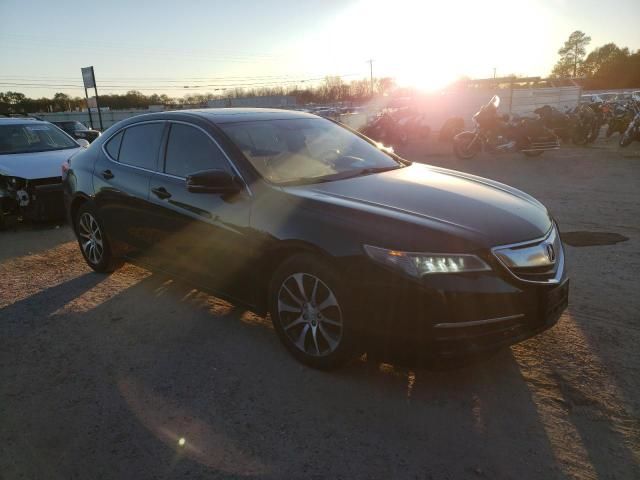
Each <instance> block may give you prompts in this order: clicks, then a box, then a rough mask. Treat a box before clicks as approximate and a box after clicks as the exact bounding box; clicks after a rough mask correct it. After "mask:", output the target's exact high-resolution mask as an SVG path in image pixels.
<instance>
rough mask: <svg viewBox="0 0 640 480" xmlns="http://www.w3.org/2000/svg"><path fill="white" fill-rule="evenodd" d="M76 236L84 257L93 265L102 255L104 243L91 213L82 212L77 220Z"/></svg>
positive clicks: (100, 231)
mask: <svg viewBox="0 0 640 480" xmlns="http://www.w3.org/2000/svg"><path fill="white" fill-rule="evenodd" d="M78 236H79V237H80V245H81V246H82V251H83V252H84V255H85V257H87V259H88V260H89V261H90V262H91V263H92V264H94V265H97V264H99V263H100V261H101V260H102V256H103V255H104V243H103V241H104V240H103V237H102V230H100V225H98V222H97V220H96V219H95V217H94V216H93V215H91V214H90V213H88V212H84V213H83V214H82V215H81V216H80V220H79V221H78Z"/></svg>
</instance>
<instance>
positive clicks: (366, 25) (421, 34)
mask: <svg viewBox="0 0 640 480" xmlns="http://www.w3.org/2000/svg"><path fill="white" fill-rule="evenodd" d="M516 8H517V15H518V16H519V17H521V18H523V19H525V18H526V21H522V22H513V21H512V18H513V15H514V9H516ZM549 23H550V22H549V18H548V14H547V12H546V11H545V10H544V8H543V7H541V6H540V5H539V4H538V3H537V1H536V0H524V1H522V2H518V4H517V7H515V6H514V4H513V3H512V2H508V1H506V0H487V1H485V2H477V1H474V0H461V1H459V2H449V3H441V2H438V3H436V2H425V1H420V0H397V1H395V2H393V3H389V2H386V1H383V0H367V1H364V0H363V1H360V2H358V3H356V4H353V5H351V6H350V7H347V8H346V9H345V10H343V11H342V12H341V13H340V14H339V15H337V16H336V17H335V18H333V19H332V20H331V21H330V23H329V24H328V25H326V26H324V27H323V28H320V29H319V31H318V32H317V33H315V34H310V37H308V38H307V39H304V40H302V41H301V44H304V49H305V51H307V52H313V55H307V58H308V59H309V62H311V61H312V60H313V63H309V65H308V66H309V67H311V66H312V65H315V66H316V67H317V66H318V65H323V66H325V68H326V70H327V71H334V72H342V71H345V72H346V71H350V70H353V69H354V63H353V62H354V58H362V62H361V63H362V64H361V65H358V66H357V69H358V70H359V71H362V72H363V73H365V72H366V71H367V70H368V66H367V65H366V62H365V60H366V59H367V58H373V59H374V75H375V76H377V77H383V76H391V77H394V78H395V79H396V81H397V82H398V84H399V85H401V86H412V87H417V88H420V89H423V90H436V89H439V88H442V87H443V86H445V85H447V84H449V83H451V82H452V81H454V80H456V79H458V78H460V77H461V76H470V77H474V78H481V77H489V76H491V75H492V74H493V71H494V68H495V69H496V70H497V73H498V75H508V74H512V73H518V74H525V75H534V74H535V75H544V74H545V73H546V72H545V71H542V70H544V69H545V68H547V67H548V66H547V65H546V62H547V61H548V59H546V58H545V57H544V56H543V52H546V51H548V49H547V45H546V43H547V42H549V40H548V39H547V38H546V37H545V36H544V35H543V36H541V35H540V31H539V26H540V25H547V26H549ZM550 48H552V49H553V48H554V47H553V46H550Z"/></svg>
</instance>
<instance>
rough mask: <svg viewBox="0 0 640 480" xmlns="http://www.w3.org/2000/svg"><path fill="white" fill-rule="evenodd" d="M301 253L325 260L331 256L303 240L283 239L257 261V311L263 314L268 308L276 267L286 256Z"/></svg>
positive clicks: (255, 288) (255, 287)
mask: <svg viewBox="0 0 640 480" xmlns="http://www.w3.org/2000/svg"><path fill="white" fill-rule="evenodd" d="M301 253H309V254H313V255H317V256H319V257H322V258H325V259H327V260H331V259H332V258H333V257H332V256H331V255H330V254H329V253H328V252H326V251H325V250H323V249H322V248H320V247H318V246H317V245H314V244H312V243H309V242H305V241H303V240H284V241H281V242H278V244H277V245H275V246H274V247H273V248H271V249H269V250H268V251H267V252H266V253H265V254H264V255H263V256H262V258H261V259H260V260H259V262H258V275H257V280H256V283H255V286H254V290H255V304H256V308H257V310H258V313H261V314H265V313H266V312H267V311H268V309H269V298H268V295H269V282H270V281H271V278H272V277H273V274H274V272H275V271H276V269H277V268H278V267H279V266H280V265H282V263H283V262H284V261H285V260H287V259H288V258H290V257H292V256H294V255H297V254H301Z"/></svg>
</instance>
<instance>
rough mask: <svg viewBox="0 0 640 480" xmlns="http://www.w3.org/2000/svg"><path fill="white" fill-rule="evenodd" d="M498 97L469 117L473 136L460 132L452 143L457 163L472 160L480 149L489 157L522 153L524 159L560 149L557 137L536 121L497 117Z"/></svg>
mask: <svg viewBox="0 0 640 480" xmlns="http://www.w3.org/2000/svg"><path fill="white" fill-rule="evenodd" d="M499 106H500V97H498V96H497V95H494V97H493V98H492V99H491V100H490V101H489V103H487V104H486V105H484V106H483V107H482V108H480V111H479V112H477V113H476V114H475V115H474V116H473V123H474V125H475V129H474V131H473V132H462V133H459V134H458V135H456V136H455V138H454V140H453V151H454V153H455V155H456V157H458V158H459V159H462V160H466V159H470V158H473V157H475V156H476V155H477V154H478V153H479V152H480V151H481V150H482V149H484V150H485V151H489V152H493V153H501V152H522V153H524V154H525V155H527V156H530V157H535V156H538V155H542V154H543V153H544V152H546V151H548V150H557V149H559V148H560V142H559V140H558V137H557V136H556V135H555V134H554V133H553V132H552V131H551V130H549V129H548V128H546V127H545V126H544V125H543V122H542V120H541V119H540V118H535V119H532V118H523V119H520V120H517V121H514V122H509V121H508V120H507V118H505V117H503V118H500V117H499V116H498V107H499Z"/></svg>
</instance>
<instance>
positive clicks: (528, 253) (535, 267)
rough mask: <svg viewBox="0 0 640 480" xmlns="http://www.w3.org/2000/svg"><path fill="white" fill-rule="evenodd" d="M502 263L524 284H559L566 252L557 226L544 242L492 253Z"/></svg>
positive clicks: (493, 249)
mask: <svg viewBox="0 0 640 480" xmlns="http://www.w3.org/2000/svg"><path fill="white" fill-rule="evenodd" d="M491 253H492V254H493V256H494V257H495V258H496V259H497V260H498V262H499V263H500V264H501V265H502V266H503V267H504V268H505V269H506V270H507V272H509V273H510V274H511V275H512V276H513V277H515V278H517V279H518V280H520V281H523V282H529V283H542V284H556V283H559V282H560V280H561V278H562V274H563V272H564V249H563V247H562V241H561V240H560V234H559V233H558V227H557V225H556V224H555V223H554V224H553V225H552V227H551V229H550V230H549V232H548V233H547V234H546V235H545V236H544V237H542V238H539V239H536V240H530V241H527V242H520V243H515V244H511V245H500V246H497V247H494V248H492V249H491Z"/></svg>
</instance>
